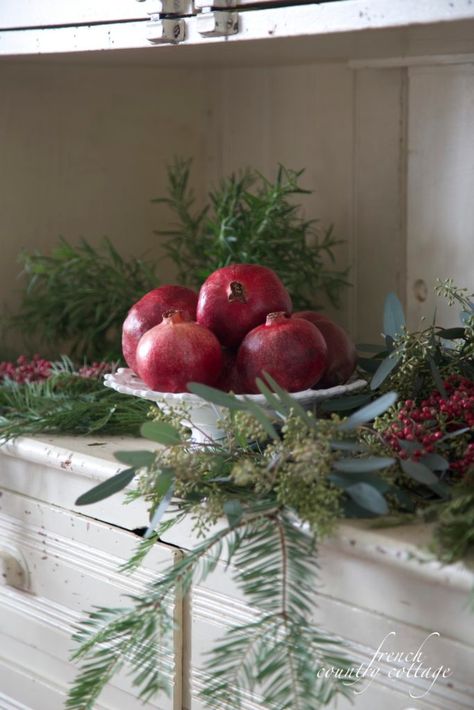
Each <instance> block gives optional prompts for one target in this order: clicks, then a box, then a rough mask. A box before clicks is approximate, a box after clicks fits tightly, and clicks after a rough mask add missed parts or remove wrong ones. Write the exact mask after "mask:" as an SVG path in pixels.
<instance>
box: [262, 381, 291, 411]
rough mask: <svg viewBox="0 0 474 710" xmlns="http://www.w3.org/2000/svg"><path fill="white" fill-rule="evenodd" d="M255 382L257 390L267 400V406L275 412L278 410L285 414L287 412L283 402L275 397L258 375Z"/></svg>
mask: <svg viewBox="0 0 474 710" xmlns="http://www.w3.org/2000/svg"><path fill="white" fill-rule="evenodd" d="M255 384H256V385H257V387H258V389H259V391H260V392H261V394H263V396H264V397H265V399H266V400H267V404H268V406H269V407H271V408H272V409H273V410H275V412H278V413H280V414H282V415H285V414H287V413H288V409H287V407H286V406H285V405H284V404H283V402H282V401H281V400H280V399H279V398H278V397H276V396H275V395H274V394H273V392H271V391H270V389H269V388H268V387H267V385H266V384H265V382H263V381H262V380H261V379H260V377H256V378H255Z"/></svg>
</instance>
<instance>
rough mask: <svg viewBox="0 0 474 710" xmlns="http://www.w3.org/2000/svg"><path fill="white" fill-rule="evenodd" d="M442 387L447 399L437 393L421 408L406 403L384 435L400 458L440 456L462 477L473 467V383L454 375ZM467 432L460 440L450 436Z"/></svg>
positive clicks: (407, 401) (408, 402)
mask: <svg viewBox="0 0 474 710" xmlns="http://www.w3.org/2000/svg"><path fill="white" fill-rule="evenodd" d="M443 384H444V388H445V391H446V397H444V396H443V395H442V394H441V393H440V392H439V391H438V390H434V391H433V392H431V393H430V394H429V396H428V397H427V398H426V399H423V400H422V401H421V402H420V403H419V404H418V403H416V402H415V401H414V400H412V399H407V400H405V401H404V402H402V404H401V407H400V408H399V409H398V411H397V412H396V414H395V418H392V419H391V421H390V423H389V424H388V426H384V429H383V432H382V433H383V436H384V439H385V441H386V443H387V444H388V445H389V446H390V447H391V448H392V449H393V450H394V451H395V452H396V453H397V454H398V455H399V457H400V458H402V459H407V458H413V459H414V460H415V461H416V460H419V459H421V458H422V457H423V456H425V455H426V454H431V453H439V454H442V455H444V456H445V457H446V458H447V459H448V461H449V467H450V469H451V470H452V471H453V472H455V473H457V474H458V475H460V476H461V475H464V474H465V473H466V471H467V470H468V469H469V468H470V467H471V466H473V465H474V441H473V439H474V382H473V381H471V380H469V379H467V378H465V377H461V376H460V375H451V376H449V377H448V378H447V379H446V380H445V381H444V383H443ZM466 429H467V430H468V431H464V433H463V434H462V435H460V436H459V437H452V436H450V435H452V434H453V433H454V432H457V431H460V430H466ZM404 442H410V444H411V446H410V445H409V446H406V444H405V445H404Z"/></svg>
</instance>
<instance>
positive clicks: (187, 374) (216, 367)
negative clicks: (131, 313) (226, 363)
mask: <svg viewBox="0 0 474 710" xmlns="http://www.w3.org/2000/svg"><path fill="white" fill-rule="evenodd" d="M136 362H137V372H138V374H139V376H140V377H141V378H142V380H143V382H144V383H145V384H146V385H148V387H150V389H152V390H156V391H158V392H186V390H187V384H188V382H202V383H203V384H205V385H215V383H216V382H217V381H218V379H219V376H220V373H221V369H222V349H221V346H220V343H219V341H218V340H217V338H216V336H215V335H214V334H213V333H211V331H210V330H208V329H207V328H204V326H202V325H198V323H195V322H194V321H191V320H190V318H189V316H188V314H187V313H186V312H184V311H169V312H167V313H164V314H163V320H162V322H161V323H160V324H159V325H155V327H154V328H151V329H150V330H148V331H147V332H146V333H145V334H144V335H142V337H141V338H140V341H139V343H138V346H137V351H136Z"/></svg>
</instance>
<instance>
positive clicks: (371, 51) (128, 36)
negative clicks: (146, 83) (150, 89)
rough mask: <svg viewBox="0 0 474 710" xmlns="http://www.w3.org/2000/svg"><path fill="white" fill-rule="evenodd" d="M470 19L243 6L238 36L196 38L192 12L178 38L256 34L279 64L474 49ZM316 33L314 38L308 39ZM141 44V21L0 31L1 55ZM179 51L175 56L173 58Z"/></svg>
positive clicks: (350, 6) (458, 13) (365, 7)
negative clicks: (312, 59) (449, 48)
mask: <svg viewBox="0 0 474 710" xmlns="http://www.w3.org/2000/svg"><path fill="white" fill-rule="evenodd" d="M473 19H474V9H473V6H472V4H471V0H434V2H431V1H429V0H422V1H418V2H416V3H413V2H412V0H397V2H393V1H392V0H351V1H350V2H331V3H322V4H319V5H301V6H298V5H296V6H291V7H281V8H272V9H270V10H268V9H261V10H257V11H249V12H242V13H240V17H239V32H238V34H236V35H232V36H229V37H225V38H220V37H203V36H201V35H200V33H199V27H198V18H196V17H193V18H189V19H188V20H187V21H186V40H185V42H184V43H183V44H187V45H191V46H192V45H196V46H199V47H203V46H205V45H212V44H215V43H217V44H219V45H221V44H222V43H223V42H225V43H226V45H227V44H229V45H233V44H234V43H236V44H246V43H247V42H248V41H252V40H260V43H259V44H260V45H261V47H260V48H259V49H258V52H257V56H260V57H264V56H267V57H269V56H272V55H273V56H275V52H277V51H278V52H279V54H280V57H279V58H278V59H277V61H278V62H279V63H281V62H282V60H284V61H290V62H294V61H297V60H298V59H299V61H304V59H303V57H305V58H306V61H308V59H309V58H310V57H313V58H318V57H319V58H321V57H328V56H330V57H333V58H340V57H341V56H344V57H349V56H350V57H352V58H354V57H356V56H358V57H373V56H390V55H391V56H393V55H397V54H398V55H400V54H401V55H404V54H419V53H420V52H421V53H424V54H427V53H428V54H430V53H433V52H434V53H436V51H442V50H443V51H446V47H451V48H452V50H453V51H456V52H463V51H464V52H468V51H472V43H471V42H470V39H471V37H472V34H470V31H469V27H470V29H471V32H472V25H473V22H472V21H473ZM461 22H463V23H464V26H462V25H461ZM291 38H298V42H297V43H296V45H295V44H294V43H293V42H292V43H289V44H288V43H287V44H286V45H285V44H284V43H283V44H280V45H278V44H276V42H277V41H278V40H280V39H281V40H286V39H291ZM316 38H317V39H318V42H317V44H315V43H314V39H316ZM262 40H266V41H265V42H262ZM440 42H441V44H443V43H444V44H443V47H440ZM265 45H267V46H266V48H265ZM146 46H147V40H146V33H145V27H144V23H143V22H133V21H131V22H127V23H122V24H120V23H115V24H113V23H111V24H110V25H109V26H107V25H102V26H101V25H97V26H90V27H86V26H77V27H72V28H68V27H64V28H53V29H32V30H28V31H24V30H19V31H8V32H3V33H0V55H2V54H3V55H20V54H44V53H47V54H51V53H53V54H54V53H57V52H88V51H93V50H104V49H115V50H117V49H131V48H146ZM435 47H436V50H435V49H434V48H435ZM430 48H431V51H430ZM282 49H283V56H282V54H281V50H282ZM155 51H156V48H155ZM245 51H246V52H247V50H245ZM250 51H251V50H250ZM295 52H296V54H295ZM220 54H221V53H220ZM220 54H219V55H214V56H215V57H216V60H217V61H219V64H220V65H221V64H222V56H221V58H220V60H219V59H218V57H219V56H220ZM181 56H182V55H176V54H175V55H174V59H178V57H181ZM240 56H241V57H242V54H240ZM142 59H145V55H142ZM183 59H184V57H183ZM190 59H191V56H190V55H187V61H189V60H190Z"/></svg>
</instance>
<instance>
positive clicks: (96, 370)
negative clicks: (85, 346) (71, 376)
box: [77, 362, 117, 380]
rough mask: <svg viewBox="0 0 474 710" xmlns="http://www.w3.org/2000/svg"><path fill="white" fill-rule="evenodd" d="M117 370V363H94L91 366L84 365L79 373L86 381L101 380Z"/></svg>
mask: <svg viewBox="0 0 474 710" xmlns="http://www.w3.org/2000/svg"><path fill="white" fill-rule="evenodd" d="M116 368H117V363H111V362H92V363H91V364H90V365H83V366H82V367H80V368H79V369H78V371H77V374H78V375H79V377H84V378H86V379H95V380H100V379H101V378H102V377H103V376H104V375H105V374H107V373H109V372H114V371H115V370H116Z"/></svg>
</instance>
